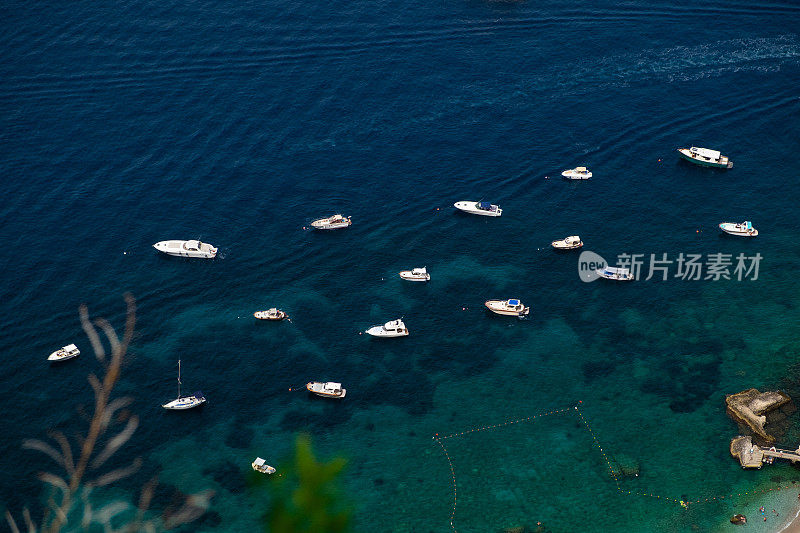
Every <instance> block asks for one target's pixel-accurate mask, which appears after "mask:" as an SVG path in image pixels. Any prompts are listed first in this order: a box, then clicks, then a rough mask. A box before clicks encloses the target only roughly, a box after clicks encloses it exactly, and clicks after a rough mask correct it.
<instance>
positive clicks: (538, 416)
mask: <svg viewBox="0 0 800 533" xmlns="http://www.w3.org/2000/svg"><path fill="white" fill-rule="evenodd" d="M570 409H572V407H567V408H565V409H556V410H555V411H549V412H547V413H540V414H538V415H533V416H527V417H525V418H517V419H516V420H509V421H508V422H501V423H500V424H492V425H491V426H483V427H478V428H473V429H468V430H466V431H462V432H461V433H453V434H452V435H447V436H445V437H439V436H437V437H434V438H435V439H452V438H453V437H461V436H463V435H469V434H470V433H477V432H478V431H486V430H487V429H497V428H501V427H505V426H509V425H511V424H519V423H520V422H530V421H531V420H534V419H536V418H541V417H543V416H549V415H555V414H559V413H566V412H567V411H569V410H570ZM575 409H577V407H575ZM436 435H439V434H438V433H437V434H436Z"/></svg>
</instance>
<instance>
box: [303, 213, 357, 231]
mask: <svg viewBox="0 0 800 533" xmlns="http://www.w3.org/2000/svg"><path fill="white" fill-rule="evenodd" d="M334 217H336V218H334ZM352 223H353V222H352V220H350V217H342V216H341V215H334V216H333V217H328V218H320V219H319V220H315V221H313V222H312V223H311V227H312V228H314V229H341V228H346V227H347V226H350V225H351V224H352Z"/></svg>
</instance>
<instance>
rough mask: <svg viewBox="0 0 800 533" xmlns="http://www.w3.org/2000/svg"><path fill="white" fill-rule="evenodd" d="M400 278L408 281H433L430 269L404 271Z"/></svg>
mask: <svg viewBox="0 0 800 533" xmlns="http://www.w3.org/2000/svg"><path fill="white" fill-rule="evenodd" d="M400 277H401V278H403V279H405V280H408V281H430V279H431V275H430V274H428V269H427V268H425V267H422V268H412V269H411V270H403V271H402V272H400Z"/></svg>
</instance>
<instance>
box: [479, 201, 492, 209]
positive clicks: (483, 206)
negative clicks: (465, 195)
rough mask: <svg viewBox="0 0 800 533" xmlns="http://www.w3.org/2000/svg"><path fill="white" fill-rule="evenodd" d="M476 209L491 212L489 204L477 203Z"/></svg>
mask: <svg viewBox="0 0 800 533" xmlns="http://www.w3.org/2000/svg"><path fill="white" fill-rule="evenodd" d="M478 209H483V210H485V211H491V210H492V204H491V202H478Z"/></svg>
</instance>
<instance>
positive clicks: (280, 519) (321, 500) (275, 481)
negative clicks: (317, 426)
mask: <svg viewBox="0 0 800 533" xmlns="http://www.w3.org/2000/svg"><path fill="white" fill-rule="evenodd" d="M345 464H346V461H345V460H344V458H342V457H336V458H334V459H331V460H330V461H328V462H324V461H318V460H317V458H316V457H315V456H314V452H313V450H312V447H311V439H310V437H309V436H308V435H302V434H301V435H298V437H297V441H296V444H295V454H294V458H293V459H292V460H291V461H290V462H289V464H287V465H286V466H283V467H281V468H280V469H279V470H278V472H279V474H280V475H276V474H273V475H272V476H270V478H269V480H268V483H267V487H268V490H269V493H270V500H271V506H270V509H269V511H268V512H267V513H266V515H265V516H264V521H263V523H264V528H265V531H268V532H270V533H305V532H308V533H311V532H313V533H342V532H347V531H351V528H350V523H351V517H352V514H353V511H352V507H351V506H350V504H349V503H347V502H346V501H345V499H344V497H343V496H342V494H341V492H340V489H339V487H338V486H337V480H338V479H339V478H340V476H341V473H342V471H343V469H344V467H345Z"/></svg>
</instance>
